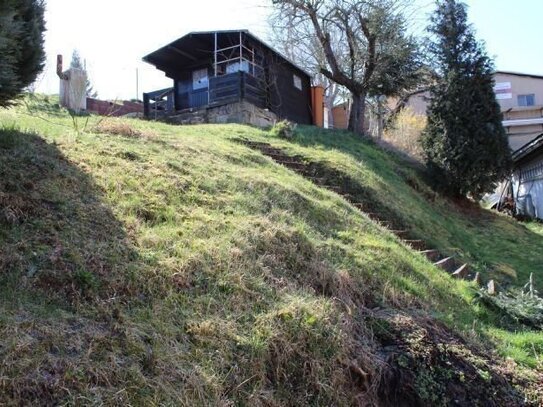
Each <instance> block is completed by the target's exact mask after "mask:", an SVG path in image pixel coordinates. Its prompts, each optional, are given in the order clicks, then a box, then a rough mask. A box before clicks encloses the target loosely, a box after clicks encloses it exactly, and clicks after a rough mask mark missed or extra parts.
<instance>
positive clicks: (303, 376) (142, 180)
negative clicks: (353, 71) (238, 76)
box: [0, 97, 543, 406]
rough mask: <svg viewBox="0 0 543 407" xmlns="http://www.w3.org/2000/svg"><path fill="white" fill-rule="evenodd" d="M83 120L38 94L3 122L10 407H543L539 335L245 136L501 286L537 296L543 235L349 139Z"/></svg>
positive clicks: (1, 336)
mask: <svg viewBox="0 0 543 407" xmlns="http://www.w3.org/2000/svg"><path fill="white" fill-rule="evenodd" d="M77 120H78V123H79V125H80V128H84V127H85V125H86V129H85V131H82V132H80V133H76V132H75V131H74V129H73V123H72V119H71V118H70V117H69V116H68V115H67V114H66V112H65V111H63V110H62V109H59V108H58V107H56V105H55V104H54V100H46V99H44V98H41V97H40V98H38V99H32V100H29V101H28V102H27V105H21V106H18V107H15V108H12V109H9V110H0V127H1V128H3V130H0V204H1V207H0V209H1V212H0V269H1V270H3V273H2V274H0V286H1V287H2V288H1V290H0V293H1V295H0V315H1V316H0V341H1V343H2V344H3V346H2V347H0V357H1V360H2V361H3V362H1V363H0V377H2V380H1V381H0V399H3V400H8V403H12V404H17V403H22V404H32V402H37V401H40V402H45V403H51V404H106V405H111V404H117V405H118V404H131V405H160V404H162V405H164V404H170V405H172V404H175V405H261V406H265V405H354V404H356V403H357V401H358V402H360V400H361V399H363V400H367V401H372V400H384V399H387V400H389V401H390V400H392V401H390V403H391V404H390V405H394V403H393V400H394V397H397V396H398V394H403V395H404V396H405V397H412V398H413V400H418V401H419V402H421V403H426V404H427V405H428V404H433V405H438V404H436V400H437V399H439V400H440V402H444V403H445V404H446V402H448V401H450V402H452V399H451V391H452V390H451V387H450V385H451V383H454V385H455V386H457V387H455V389H457V394H456V396H457V397H459V398H460V399H462V398H463V397H465V399H466V400H469V399H470V397H471V401H473V402H476V401H481V402H482V401H486V400H485V397H494V398H493V399H492V400H494V401H495V402H496V403H498V404H499V402H504V400H508V401H511V400H521V399H523V398H524V397H527V398H528V399H529V400H531V401H533V402H534V403H537V402H538V400H540V399H539V397H540V395H538V394H537V390H538V387H537V383H538V380H540V379H541V376H540V375H541V373H542V371H543V365H542V360H541V352H542V351H543V348H542V346H543V345H542V344H543V334H541V332H540V331H536V330H530V329H529V328H527V327H525V326H523V325H521V324H519V323H517V322H515V321H510V320H505V319H504V318H503V316H502V315H500V314H499V313H497V312H496V311H494V310H492V309H489V308H487V307H486V306H484V305H483V304H482V303H480V302H477V301H476V298H477V287H476V286H475V284H474V283H471V282H465V281H458V280H454V279H452V278H451V277H450V276H449V275H447V274H446V273H444V272H443V271H440V270H438V269H437V268H436V267H434V266H433V265H432V264H431V263H430V262H428V261H427V260H426V259H425V258H424V257H423V256H422V255H420V254H419V253H417V252H415V251H413V250H412V249H410V248H409V247H407V246H405V245H404V244H402V243H401V242H400V241H399V240H398V238H397V237H395V236H394V235H393V234H392V233H390V232H389V231H388V230H387V229H385V228H383V227H381V226H379V225H378V224H377V223H375V222H373V221H372V220H371V219H370V218H369V217H368V216H366V215H364V214H363V213H362V212H360V211H358V210H357V209H356V208H354V207H353V206H352V205H350V204H349V203H348V202H346V201H345V200H344V199H342V198H341V197H340V196H339V195H337V194H335V193H333V192H331V191H328V190H325V189H323V188H320V187H318V186H317V185H315V184H313V183H312V182H310V181H308V180H307V179H305V178H303V177H301V176H300V175H298V174H296V173H294V172H292V171H289V170H288V169H286V168H285V167H282V166H280V165H277V164H276V163H274V162H273V161H272V160H271V159H269V158H267V157H265V156H263V155H262V154H260V153H259V152H257V151H254V150H251V149H249V148H248V147H246V146H243V145H242V144H240V143H239V142H237V141H236V139H239V138H245V139H250V140H255V141H266V142H269V143H271V144H273V145H274V146H278V147H281V148H283V149H285V150H286V151H288V152H291V153H292V154H299V155H302V156H303V157H305V158H306V159H307V160H311V161H313V162H318V163H320V164H321V165H322V166H323V167H325V168H329V169H330V170H333V171H335V173H340V174H344V179H348V180H349V182H351V183H353V184H356V186H357V187H360V189H361V190H363V191H365V192H364V199H366V200H367V201H368V202H371V203H372V204H374V205H376V206H377V207H379V208H380V210H382V211H385V212H386V213H388V214H389V215H390V216H391V217H393V218H394V219H397V220H398V222H400V223H402V224H404V225H405V226H406V227H409V228H411V229H412V230H413V231H414V233H416V234H417V235H418V236H420V237H423V238H424V239H425V240H427V241H429V242H431V243H432V244H433V245H434V246H435V247H437V248H439V249H441V250H442V251H444V252H447V253H450V254H455V255H457V256H459V257H460V258H462V259H465V260H466V261H469V262H470V263H471V264H472V265H473V267H474V269H475V270H477V271H480V272H481V274H482V275H483V276H484V278H485V279H488V278H496V279H499V280H500V281H501V282H502V284H503V285H504V286H505V285H507V284H510V285H512V286H518V287H522V286H523V285H524V284H525V282H526V281H527V279H528V277H529V275H530V273H534V274H536V275H537V276H536V284H537V285H538V287H539V288H541V289H543V276H542V278H541V279H539V275H540V274H541V271H542V270H541V265H542V264H543V236H542V234H543V228H541V225H540V224H535V223H529V224H519V223H517V222H515V221H514V220H511V219H509V218H507V217H505V216H502V215H499V214H495V213H493V212H489V211H486V210H481V209H478V208H475V207H474V206H473V205H463V206H459V205H458V204H456V203H454V202H450V201H448V200H447V199H445V198H443V197H441V196H439V195H437V194H436V193H434V192H433V191H432V190H431V188H429V187H428V186H427V184H426V183H425V182H424V181H423V178H422V176H421V174H420V170H419V169H417V168H414V167H413V166H412V165H410V164H408V163H406V162H405V161H403V160H402V159H400V158H398V157H395V156H393V155H391V154H390V153H387V152H385V151H383V150H381V149H379V148H377V147H376V146H375V145H374V144H373V143H371V142H369V141H367V140H361V139H358V138H357V137H355V136H353V135H352V134H349V133H346V132H339V131H336V132H331V131H324V130H318V129H315V128H311V127H300V128H299V129H298V130H297V131H296V136H295V138H294V139H293V140H291V141H286V140H282V139H278V138H275V137H272V136H271V135H270V132H268V131H265V130H260V129H255V128H252V127H248V126H241V125H234V124H231V125H198V126H183V127H179V126H178V127H176V126H170V125H166V124H161V123H154V122H145V121H140V120H132V119H122V120H112V119H108V120H103V119H101V118H98V117H94V116H92V117H89V118H78V119H77ZM342 179H343V178H342ZM398 344H399V345H398ZM391 346H392V347H393V348H394V346H396V347H397V348H394V349H396V350H394V351H393V352H396V353H398V354H397V355H396V353H394V354H391V355H389V354H388V353H386V352H391V351H390V348H391ZM398 349H401V350H398ZM384 355H388V356H390V358H389V359H387V358H385V356H384ZM498 355H499V356H498ZM388 356H387V357H388ZM506 357H510V358H512V359H513V360H514V361H513V360H509V361H508V360H506V359H505V358H506ZM434 359H435V360H434ZM436 360H437V361H436ZM430 361H432V363H430ZM392 366H395V367H396V368H397V369H398V370H397V371H401V372H403V375H402V380H403V381H405V383H404V382H401V383H400V384H399V385H398V386H397V390H396V391H398V392H400V393H398V394H395V393H394V391H392V390H390V388H392V387H394V386H392V383H395V382H394V380H395V376H394V373H393V372H394V370H393V369H392ZM435 366H439V368H435ZM402 369H403V370H402ZM410 372H411V373H410ZM511 376H514V377H515V380H510V377H511ZM393 379H394V380H393ZM513 381H514V382H515V384H514V385H512V384H510V383H512V382H513ZM402 386H405V387H402ZM453 387H454V386H453ZM460 388H461V389H462V390H461V391H459V390H458V389H460ZM386 389H388V390H386ZM402 392H403V393H402ZM511 403H512V404H511ZM511 403H510V404H509V405H514V403H513V401H511Z"/></svg>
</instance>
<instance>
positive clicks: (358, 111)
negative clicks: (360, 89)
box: [349, 93, 366, 135]
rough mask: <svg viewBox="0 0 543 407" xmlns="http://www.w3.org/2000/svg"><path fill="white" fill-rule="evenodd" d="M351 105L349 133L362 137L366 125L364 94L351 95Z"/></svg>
mask: <svg viewBox="0 0 543 407" xmlns="http://www.w3.org/2000/svg"><path fill="white" fill-rule="evenodd" d="M351 97H352V99H353V104H352V106H351V114H350V116H349V131H352V132H354V133H358V134H361V135H363V134H364V132H365V130H366V129H365V125H366V94H364V93H362V94H356V93H351Z"/></svg>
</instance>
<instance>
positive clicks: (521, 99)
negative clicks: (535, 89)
mask: <svg viewBox="0 0 543 407" xmlns="http://www.w3.org/2000/svg"><path fill="white" fill-rule="evenodd" d="M517 99H518V105H519V106H534V105H535V95H534V94H533V93H532V94H530V95H518V97H517Z"/></svg>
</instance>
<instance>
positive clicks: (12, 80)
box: [0, 0, 45, 107]
mask: <svg viewBox="0 0 543 407" xmlns="http://www.w3.org/2000/svg"><path fill="white" fill-rule="evenodd" d="M44 31H45V21H44V2H43V0H2V1H1V2H0V107H5V106H9V105H10V104H11V103H12V101H13V99H15V98H16V97H17V96H18V95H19V94H20V93H21V92H22V90H23V89H24V88H26V87H27V86H29V85H30V84H32V83H33V82H34V81H35V80H36V77H37V76H38V74H39V73H40V72H41V71H42V69H43V66H44V61H45V51H44V47H43V45H44V38H43V33H44Z"/></svg>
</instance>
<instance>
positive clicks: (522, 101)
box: [391, 71, 543, 151]
mask: <svg viewBox="0 0 543 407" xmlns="http://www.w3.org/2000/svg"><path fill="white" fill-rule="evenodd" d="M494 81H495V85H494V92H495V93H496V100H497V102H498V103H499V105H500V108H501V112H502V114H503V126H504V128H505V130H506V132H507V135H508V136H509V145H510V146H511V149H512V150H513V151H516V150H518V149H519V148H521V147H522V146H524V145H526V144H527V143H529V142H530V141H532V140H534V139H535V138H536V137H537V136H538V135H539V134H541V133H542V132H543V76H540V75H532V74H524V73H518V72H507V71H496V72H495V74H494ZM429 97H430V94H429V92H426V93H423V94H419V95H415V96H413V97H411V98H410V99H409V101H408V102H407V106H408V107H410V108H411V110H412V111H413V112H414V114H417V115H421V116H423V115H426V108H427V106H428V100H429ZM394 102H395V101H394V100H392V101H391V104H392V105H393V104H394Z"/></svg>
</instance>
